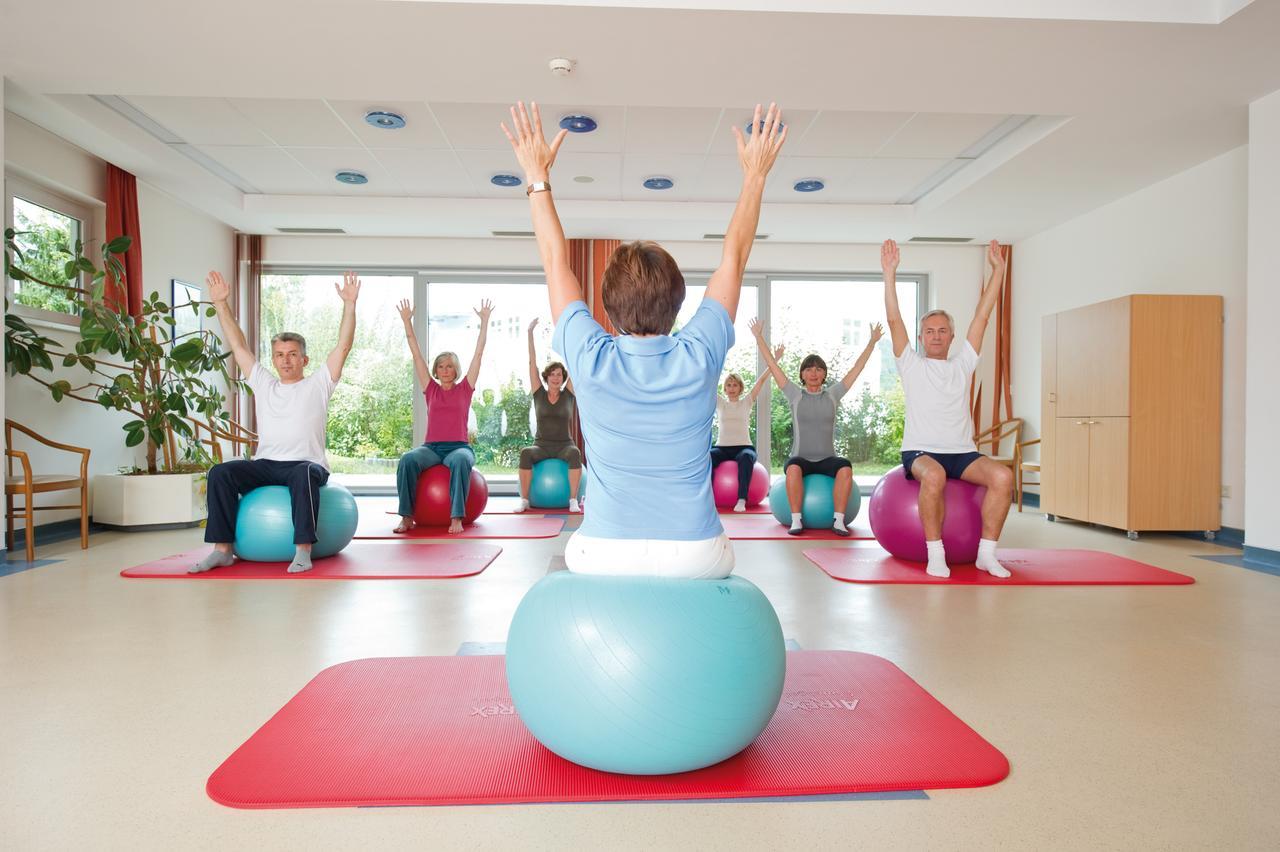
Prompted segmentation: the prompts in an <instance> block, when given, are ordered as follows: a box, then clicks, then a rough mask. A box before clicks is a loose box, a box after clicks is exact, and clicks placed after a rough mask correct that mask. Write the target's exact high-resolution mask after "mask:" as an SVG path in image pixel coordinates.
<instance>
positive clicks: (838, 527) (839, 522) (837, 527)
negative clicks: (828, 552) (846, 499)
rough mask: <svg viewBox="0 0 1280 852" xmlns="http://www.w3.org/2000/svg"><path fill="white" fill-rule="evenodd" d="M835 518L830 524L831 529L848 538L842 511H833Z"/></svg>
mask: <svg viewBox="0 0 1280 852" xmlns="http://www.w3.org/2000/svg"><path fill="white" fill-rule="evenodd" d="M835 518H836V521H835V523H834V524H833V525H832V527H831V531H832V532H833V533H835V534H836V535H839V536H844V537H845V538H848V536H849V530H848V529H846V528H845V525H844V512H840V511H837V512H836V513H835Z"/></svg>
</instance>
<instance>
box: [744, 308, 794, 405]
mask: <svg viewBox="0 0 1280 852" xmlns="http://www.w3.org/2000/svg"><path fill="white" fill-rule="evenodd" d="M751 334H752V336H753V337H755V339H756V347H757V348H759V350H760V354H761V355H763V356H764V363H765V364H766V365H767V366H768V368H769V372H770V373H771V374H773V380H774V381H775V382H777V383H778V387H780V388H785V387H786V386H787V385H788V384H790V382H789V381H788V380H787V374H786V373H784V372H782V368H781V367H779V366H778V359H777V358H775V357H773V353H772V352H770V351H769V344H768V342H766V341H765V339H764V323H762V322H760V320H758V319H753V320H752V321H751Z"/></svg>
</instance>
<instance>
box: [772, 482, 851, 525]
mask: <svg viewBox="0 0 1280 852" xmlns="http://www.w3.org/2000/svg"><path fill="white" fill-rule="evenodd" d="M835 487H836V481H835V479H833V478H832V477H830V476H826V475H824V474H821V473H811V474H809V475H808V476H806V477H805V478H804V498H803V500H802V501H801V503H800V523H801V524H803V525H804V528H805V529H807V530H829V529H831V528H832V527H833V526H835V522H836V510H835V498H834V496H833V492H834V491H835ZM860 508H862V495H861V494H860V493H859V492H858V483H856V482H855V483H854V484H853V490H852V491H850V492H849V502H847V503H845V506H844V525H845V526H846V527H847V526H849V524H851V523H853V519H854V518H856V517H858V510H859V509H860ZM769 511H771V512H773V516H774V517H775V518H777V519H778V523H780V524H782V525H783V526H788V527H789V526H791V504H790V503H788V502H787V478H786V477H785V476H783V477H779V478H778V480H777V481H776V482H774V483H773V487H772V488H770V489H769Z"/></svg>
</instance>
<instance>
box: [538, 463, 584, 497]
mask: <svg viewBox="0 0 1280 852" xmlns="http://www.w3.org/2000/svg"><path fill="white" fill-rule="evenodd" d="M585 481H586V477H585V476H584V477H582V478H580V479H579V480H578V496H579V497H581V496H582V488H583V484H584V483H585ZM529 505H530V506H535V507H537V508H539V509H567V508H569V465H568V463H567V462H565V461H564V460H563V459H543V460H542V461H540V462H536V463H535V464H534V465H533V477H532V478H531V479H530V480H529Z"/></svg>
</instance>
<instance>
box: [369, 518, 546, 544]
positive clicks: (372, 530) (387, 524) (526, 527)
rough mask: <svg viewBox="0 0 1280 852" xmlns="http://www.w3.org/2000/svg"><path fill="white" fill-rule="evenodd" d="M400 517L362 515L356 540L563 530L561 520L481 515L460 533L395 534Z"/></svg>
mask: <svg viewBox="0 0 1280 852" xmlns="http://www.w3.org/2000/svg"><path fill="white" fill-rule="evenodd" d="M398 523H400V516H399V515H397V514H395V513H394V512H362V513H361V514H360V524H359V525H358V526H357V527H356V535H355V537H356V538H357V539H406V540H407V539H424V538H429V539H447V540H449V541H457V540H458V539H461V538H555V537H556V536H558V535H559V534H560V531H561V530H562V529H564V518H563V517H554V518H548V517H544V516H542V515H481V516H480V517H478V518H476V520H475V522H474V523H470V524H466V525H465V526H464V527H463V528H462V532H460V533H455V534H453V535H450V534H449V528H448V527H414V528H413V529H411V530H410V531H409V532H407V533H397V532H395V531H394V530H395V528H396V524H398Z"/></svg>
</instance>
